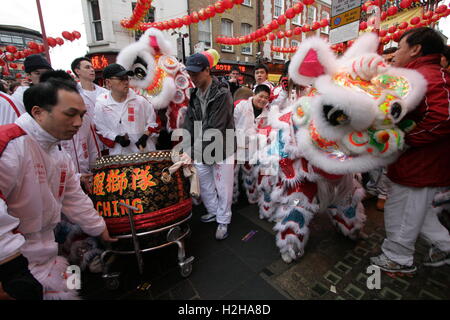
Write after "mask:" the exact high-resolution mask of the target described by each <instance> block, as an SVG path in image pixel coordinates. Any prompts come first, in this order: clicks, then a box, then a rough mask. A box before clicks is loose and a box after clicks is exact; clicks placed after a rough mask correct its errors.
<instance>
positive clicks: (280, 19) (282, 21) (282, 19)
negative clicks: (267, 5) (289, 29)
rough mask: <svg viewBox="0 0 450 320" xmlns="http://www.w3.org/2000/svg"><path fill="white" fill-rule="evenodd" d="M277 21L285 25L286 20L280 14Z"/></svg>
mask: <svg viewBox="0 0 450 320" xmlns="http://www.w3.org/2000/svg"><path fill="white" fill-rule="evenodd" d="M277 21H278V24H279V25H280V26H283V25H285V24H286V22H287V19H286V16H285V15H284V14H282V15H281V16H279V17H278V19H277Z"/></svg>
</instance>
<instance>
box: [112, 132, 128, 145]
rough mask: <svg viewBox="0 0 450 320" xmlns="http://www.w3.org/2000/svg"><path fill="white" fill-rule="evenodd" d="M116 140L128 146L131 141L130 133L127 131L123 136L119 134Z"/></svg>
mask: <svg viewBox="0 0 450 320" xmlns="http://www.w3.org/2000/svg"><path fill="white" fill-rule="evenodd" d="M114 141H115V142H117V143H118V144H120V145H121V146H122V147H124V148H125V147H128V146H129V145H130V143H131V141H130V139H129V138H128V134H127V133H126V134H125V135H123V136H117V137H116V138H115V139H114Z"/></svg>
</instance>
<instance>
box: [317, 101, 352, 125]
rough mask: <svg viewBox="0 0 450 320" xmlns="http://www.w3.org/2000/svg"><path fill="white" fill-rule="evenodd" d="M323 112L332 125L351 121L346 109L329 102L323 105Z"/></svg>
mask: <svg viewBox="0 0 450 320" xmlns="http://www.w3.org/2000/svg"><path fill="white" fill-rule="evenodd" d="M323 114H324V117H325V119H326V120H327V121H328V122H329V123H330V124H331V125H332V126H339V125H343V124H347V123H349V122H350V119H349V117H348V116H347V115H346V114H345V112H344V111H342V110H340V109H338V108H336V107H334V106H332V105H329V104H326V105H324V106H323Z"/></svg>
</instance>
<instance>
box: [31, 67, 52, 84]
mask: <svg viewBox="0 0 450 320" xmlns="http://www.w3.org/2000/svg"><path fill="white" fill-rule="evenodd" d="M47 71H49V69H37V70H34V71H31V72H30V73H29V75H30V81H31V83H32V84H38V83H39V78H40V77H41V74H43V73H45V72H47Z"/></svg>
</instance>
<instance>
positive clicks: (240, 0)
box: [233, 0, 244, 4]
mask: <svg viewBox="0 0 450 320" xmlns="http://www.w3.org/2000/svg"><path fill="white" fill-rule="evenodd" d="M233 2H234V3H235V4H242V3H243V2H244V0H233Z"/></svg>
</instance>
